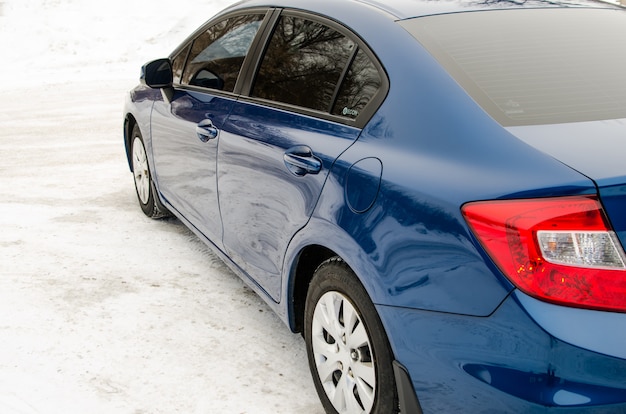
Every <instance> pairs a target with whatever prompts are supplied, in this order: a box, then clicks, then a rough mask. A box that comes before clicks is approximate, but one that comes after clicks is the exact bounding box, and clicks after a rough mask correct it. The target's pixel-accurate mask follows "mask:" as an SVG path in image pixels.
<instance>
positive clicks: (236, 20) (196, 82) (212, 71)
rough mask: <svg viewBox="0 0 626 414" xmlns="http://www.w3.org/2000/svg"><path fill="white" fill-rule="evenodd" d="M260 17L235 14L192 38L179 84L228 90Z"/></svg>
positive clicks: (230, 89)
mask: <svg viewBox="0 0 626 414" xmlns="http://www.w3.org/2000/svg"><path fill="white" fill-rule="evenodd" d="M263 17H264V15H262V14H258V15H246V16H236V17H231V18H228V19H225V20H222V21H221V22H219V23H217V24H215V25H213V26H211V27H209V29H208V30H207V31H206V32H204V33H202V34H201V35H200V36H198V37H197V38H196V39H195V40H194V42H193V45H192V46H191V52H190V53H189V58H188V59H187V64H186V65H185V69H184V72H183V75H182V82H181V83H182V84H188V85H193V86H199V87H203V88H210V89H218V90H222V91H226V92H232V91H233V90H234V89H235V84H236V83H237V77H238V76H239V71H240V70H241V66H242V64H243V61H244V59H245V57H246V54H247V53H248V49H249V48H250V45H251V44H252V41H253V40H254V37H255V36H256V33H257V31H258V30H259V27H260V26H261V22H262V20H263Z"/></svg>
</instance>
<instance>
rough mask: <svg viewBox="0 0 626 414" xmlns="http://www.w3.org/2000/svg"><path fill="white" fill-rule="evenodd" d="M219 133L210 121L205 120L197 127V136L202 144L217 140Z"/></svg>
mask: <svg viewBox="0 0 626 414" xmlns="http://www.w3.org/2000/svg"><path fill="white" fill-rule="evenodd" d="M217 133H218V130H217V128H215V126H214V125H213V122H212V121H211V120H210V119H203V120H202V121H200V122H199V123H198V125H196V134H198V138H200V141H202V142H207V141H209V140H211V139H214V138H217Z"/></svg>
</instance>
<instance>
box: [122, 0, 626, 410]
mask: <svg viewBox="0 0 626 414" xmlns="http://www.w3.org/2000/svg"><path fill="white" fill-rule="evenodd" d="M625 74H626V11H625V10H624V9H621V8H619V7H617V6H612V5H607V4H605V3H596V2H586V1H584V0H582V1H578V0H572V1H569V0H564V1H560V0H555V1H546V2H543V1H536V0H527V1H521V2H516V1H498V0H484V1H475V0H443V1H432V0H385V1H384V2H383V1H378V0H301V1H299V0H249V1H244V2H240V3H237V4H235V5H233V6H231V7H230V8H228V9H226V10H224V11H223V12H221V13H219V14H218V15H217V16H215V17H213V18H212V19H210V20H209V21H208V22H207V23H206V24H205V25H204V26H202V27H201V28H199V29H198V30H197V31H196V32H195V33H193V34H192V35H191V36H190V37H189V38H188V39H187V40H186V41H184V42H183V43H182V44H181V45H180V46H179V47H178V48H177V49H176V50H174V51H173V53H172V54H171V55H170V56H169V57H168V58H165V59H158V60H155V61H152V62H150V63H147V64H146V65H145V66H144V67H143V71H142V77H141V83H140V85H139V86H137V87H136V88H135V89H133V90H132V91H131V92H130V94H129V95H128V97H127V101H126V105H125V118H124V142H125V147H126V154H127V156H128V160H129V165H130V169H131V170H132V172H133V174H134V181H135V187H136V190H137V196H138V200H139V205H140V206H141V209H142V210H143V212H144V213H145V214H146V215H148V216H149V217H153V218H158V217H163V216H166V215H170V214H171V215H174V216H176V217H177V218H178V219H180V220H181V221H182V222H183V223H184V224H185V225H187V226H188V227H189V228H190V229H192V230H193V231H194V232H195V233H196V234H197V235H198V237H200V238H201V239H202V240H204V241H205V242H206V243H207V244H209V245H210V246H211V247H212V248H213V249H214V250H215V251H216V252H217V253H218V254H219V255H220V256H221V257H222V258H223V260H224V261H225V262H226V263H227V264H228V265H229V266H230V267H231V268H232V269H233V270H234V271H235V272H236V273H237V274H238V275H240V276H241V277H242V278H243V280H244V281H246V282H247V283H248V284H249V285H250V286H251V287H252V289H254V290H255V291H256V292H257V293H258V294H259V295H260V296H261V297H262V298H263V299H265V300H266V301H267V303H268V304H269V306H270V307H271V308H272V309H273V310H274V311H275V312H276V313H277V314H278V315H279V316H280V317H281V318H282V319H283V320H284V322H285V323H286V324H287V325H288V327H289V328H290V329H291V330H293V331H294V332H301V333H302V335H303V336H304V338H305V342H306V347H307V353H308V363H309V366H310V370H311V373H312V376H313V380H314V383H315V386H316V388H317V392H318V393H319V396H320V399H321V401H322V404H323V406H324V408H325V409H326V411H327V412H328V413H378V414H382V413H397V412H401V413H421V412H423V413H453V412H463V413H568V414H571V413H626V253H625V252H624V247H623V246H625V245H626V162H625V160H626V76H625ZM268 335H271V333H270V332H268Z"/></svg>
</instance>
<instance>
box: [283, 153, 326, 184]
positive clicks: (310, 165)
mask: <svg viewBox="0 0 626 414" xmlns="http://www.w3.org/2000/svg"><path fill="white" fill-rule="evenodd" d="M283 160H284V161H285V166H286V167H287V169H288V170H289V171H291V173H292V174H293V175H297V176H298V177H301V176H303V175H306V174H317V173H319V172H320V171H321V170H322V160H320V159H319V158H318V157H316V156H315V155H313V151H311V148H309V147H307V146H306V145H297V146H295V147H291V148H289V149H288V150H287V151H285V154H284V155H283Z"/></svg>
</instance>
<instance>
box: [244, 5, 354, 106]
mask: <svg viewBox="0 0 626 414" xmlns="http://www.w3.org/2000/svg"><path fill="white" fill-rule="evenodd" d="M356 49H357V45H356V43H355V42H353V41H352V40H351V39H349V38H347V37H346V36H344V35H343V34H341V33H339V32H337V31H336V30H334V29H332V28H330V27H328V26H325V25H323V24H320V23H317V22H313V21H309V20H306V19H304V18H301V17H296V16H285V15H283V16H281V17H280V19H279V21H278V23H277V25H276V27H275V29H274V32H273V34H272V38H271V40H270V43H269V45H268V47H267V50H266V52H265V55H264V57H263V60H262V62H261V66H260V68H259V71H258V73H257V76H256V80H255V83H254V86H253V89H252V92H251V96H253V97H257V98H264V99H269V100H272V101H277V102H281V103H286V104H291V105H297V106H300V107H304V108H308V109H313V110H316V111H323V112H330V111H331V107H332V105H333V102H334V99H335V96H336V92H337V88H338V84H339V82H340V81H341V79H342V76H343V75H344V71H345V68H346V67H347V65H348V63H349V62H350V61H351V59H352V57H353V55H354V52H355V51H356Z"/></svg>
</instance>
